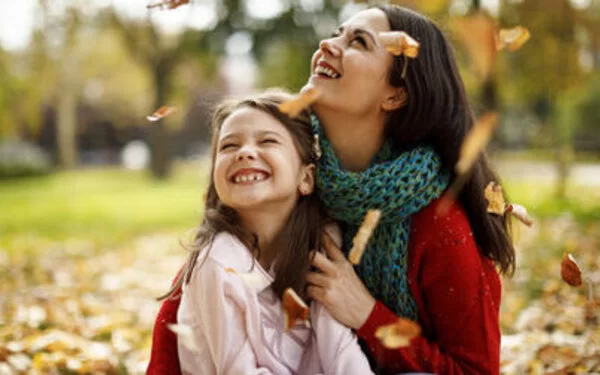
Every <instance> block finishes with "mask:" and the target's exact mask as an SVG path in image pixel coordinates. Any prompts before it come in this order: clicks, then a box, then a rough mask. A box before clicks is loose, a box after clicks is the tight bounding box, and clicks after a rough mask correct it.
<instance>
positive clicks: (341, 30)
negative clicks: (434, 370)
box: [337, 26, 377, 45]
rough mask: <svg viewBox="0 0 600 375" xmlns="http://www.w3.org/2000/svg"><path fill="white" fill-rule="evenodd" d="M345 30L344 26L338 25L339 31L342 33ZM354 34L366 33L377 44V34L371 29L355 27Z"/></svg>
mask: <svg viewBox="0 0 600 375" xmlns="http://www.w3.org/2000/svg"><path fill="white" fill-rule="evenodd" d="M344 30H345V28H344V26H340V27H338V29H337V31H338V32H339V33H340V34H341V33H343V32H344ZM351 33H352V35H366V36H368V37H369V38H370V39H371V42H372V43H373V44H374V45H377V38H375V36H374V35H373V33H371V32H370V31H369V30H366V29H361V28H355V29H353V30H352V32H351Z"/></svg>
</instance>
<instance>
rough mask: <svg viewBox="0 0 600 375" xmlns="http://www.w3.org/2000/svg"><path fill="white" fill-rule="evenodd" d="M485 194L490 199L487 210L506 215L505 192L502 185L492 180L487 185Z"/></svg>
mask: <svg viewBox="0 0 600 375" xmlns="http://www.w3.org/2000/svg"><path fill="white" fill-rule="evenodd" d="M483 194H484V196H485V199H486V200H487V201H488V208H487V212H489V213H492V214H497V215H504V212H505V210H506V203H505V202H504V194H502V186H500V184H498V183H496V182H494V181H492V182H490V183H489V184H488V185H487V186H486V187H485V190H484V191H483Z"/></svg>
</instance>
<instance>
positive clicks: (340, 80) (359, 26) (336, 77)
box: [307, 9, 395, 115]
mask: <svg viewBox="0 0 600 375" xmlns="http://www.w3.org/2000/svg"><path fill="white" fill-rule="evenodd" d="M384 31H390V25H389V22H388V19H387V17H386V15H385V13H384V12H383V11H381V10H379V9H368V10H364V11H361V12H359V13H357V14H356V15H355V16H354V17H352V18H351V19H349V20H348V21H346V22H344V23H343V24H342V25H341V26H340V27H339V28H338V30H337V31H336V32H335V33H334V34H333V35H332V37H331V38H329V39H325V40H322V41H321V43H320V44H319V49H318V50H317V51H316V52H315V53H314V55H313V58H312V67H311V76H310V79H309V81H308V84H307V86H308V87H310V86H312V87H315V88H317V89H319V91H321V97H320V99H319V100H318V102H317V103H316V105H315V109H316V110H317V111H318V110H319V108H318V107H319V106H323V107H327V108H331V109H335V110H338V111H341V112H347V113H353V114H357V115H363V114H368V113H371V112H373V111H380V110H381V105H382V103H383V101H384V100H385V99H386V98H387V97H389V96H390V95H392V96H393V93H394V91H395V89H394V88H393V87H392V86H391V85H390V84H389V82H388V72H389V70H390V68H391V66H392V62H393V57H392V55H391V54H390V53H388V52H387V51H386V50H385V48H384V46H383V45H382V44H381V42H380V41H379V40H378V38H377V35H378V34H379V33H380V32H384Z"/></svg>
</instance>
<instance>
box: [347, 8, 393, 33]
mask: <svg viewBox="0 0 600 375" xmlns="http://www.w3.org/2000/svg"><path fill="white" fill-rule="evenodd" d="M340 27H341V28H344V29H356V28H360V29H365V30H369V31H372V32H375V33H379V32H383V31H390V23H389V21H388V19H387V16H386V15H385V13H384V12H383V11H382V10H381V9H377V8H371V9H366V10H362V11H360V12H358V13H357V14H355V15H354V16H352V17H351V18H350V19H349V20H347V21H346V22H344V23H343V24H342V25H341V26H340Z"/></svg>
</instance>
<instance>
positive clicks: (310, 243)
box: [158, 90, 325, 300]
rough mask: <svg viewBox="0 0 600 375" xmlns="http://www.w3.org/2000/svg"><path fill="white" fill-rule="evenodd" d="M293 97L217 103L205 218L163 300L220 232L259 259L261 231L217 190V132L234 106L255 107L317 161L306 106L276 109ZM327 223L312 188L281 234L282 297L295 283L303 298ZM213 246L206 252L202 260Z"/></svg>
mask: <svg viewBox="0 0 600 375" xmlns="http://www.w3.org/2000/svg"><path fill="white" fill-rule="evenodd" d="M291 98H292V96H291V95H290V94H288V93H286V92H284V91H281V90H269V91H266V92H264V93H262V94H259V95H256V96H253V97H248V98H245V99H241V100H227V101H224V102H222V103H221V104H220V105H219V106H218V107H217V108H216V110H215V112H214V114H213V117H212V122H211V130H212V140H211V158H212V162H211V170H210V178H209V184H208V189H207V192H206V203H205V209H204V218H203V219H202V222H201V224H200V226H199V228H198V229H197V230H196V234H195V236H194V242H193V244H192V245H191V246H188V247H189V250H190V254H189V256H188V259H187V261H186V263H185V265H184V267H183V269H182V271H181V272H180V274H179V275H178V276H177V278H176V280H175V282H174V283H173V285H172V287H171V289H170V290H169V291H168V292H167V293H166V294H164V295H163V296H161V297H159V298H158V299H159V300H163V299H165V298H167V297H177V295H178V293H177V291H178V290H179V289H180V287H181V286H182V285H183V283H188V282H189V280H190V278H191V275H192V270H193V269H194V266H195V265H196V263H197V260H198V257H199V255H200V253H201V252H202V251H203V250H204V249H206V248H208V249H209V250H210V245H211V243H212V241H213V240H214V238H215V236H216V235H217V234H218V233H220V232H228V233H231V234H232V235H234V236H236V237H237V238H238V239H239V240H240V241H241V242H242V243H243V244H244V245H245V246H246V247H247V248H248V249H250V250H251V251H252V253H253V254H254V255H255V257H256V258H257V257H258V254H259V253H260V248H259V246H258V237H257V235H256V234H255V233H252V232H250V231H248V230H247V229H245V228H244V227H243V226H242V225H241V223H240V220H239V217H238V215H237V213H236V211H235V210H234V209H232V208H231V207H228V206H226V205H225V204H224V203H223V202H221V200H220V199H219V196H218V195H217V191H216V189H215V183H214V179H213V172H214V162H215V156H216V153H217V143H218V139H219V133H220V131H221V127H222V125H223V123H224V122H225V120H226V119H227V118H228V117H229V116H231V115H232V114H233V113H234V112H235V111H237V110H238V109H241V108H254V109H257V110H260V111H263V112H265V113H267V114H269V115H271V116H273V117H275V118H276V119H277V120H278V121H279V122H280V123H281V124H282V125H283V126H284V127H285V128H286V129H287V131H288V132H289V133H290V134H291V136H292V139H293V141H294V144H295V146H296V150H297V151H298V154H299V155H300V160H301V161H302V164H304V165H307V164H310V163H314V162H315V161H316V159H315V155H314V148H313V139H314V138H313V133H312V128H311V122H310V116H309V113H308V111H303V112H302V113H301V114H300V115H299V116H297V117H295V118H290V117H288V116H287V115H285V114H283V113H281V112H280V111H279V109H278V106H279V104H280V103H283V102H284V101H287V100H289V99H291ZM315 189H316V187H315ZM324 222H325V215H324V213H323V211H322V209H321V206H320V205H319V201H318V196H317V194H315V193H314V192H313V193H312V194H309V195H306V196H300V197H299V199H298V202H297V204H296V206H295V207H294V209H293V210H292V213H291V214H290V217H289V218H288V221H287V223H286V224H285V226H284V227H283V229H282V232H281V234H280V236H281V238H282V239H283V241H282V242H283V246H282V248H281V250H280V252H279V253H278V255H277V258H276V260H275V262H274V271H275V280H274V282H273V284H272V288H273V290H274V291H275V294H276V295H277V296H279V297H280V298H281V296H282V295H283V292H284V290H285V289H286V288H288V287H290V288H293V289H294V290H295V291H296V292H297V293H298V294H299V295H300V296H301V297H304V294H305V290H304V289H305V288H304V287H305V284H306V274H307V272H308V271H309V268H310V261H311V259H310V257H309V254H310V252H311V251H312V250H315V249H319V248H320V235H321V229H322V226H323V224H324ZM209 250H207V251H206V252H207V254H206V255H205V256H204V259H206V257H207V255H208V251H209Z"/></svg>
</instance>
